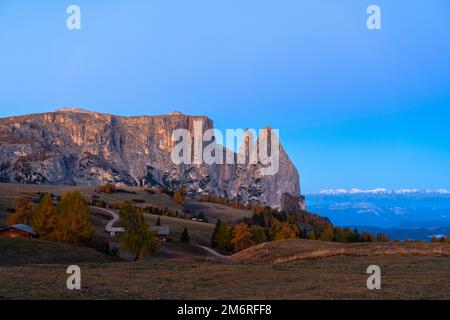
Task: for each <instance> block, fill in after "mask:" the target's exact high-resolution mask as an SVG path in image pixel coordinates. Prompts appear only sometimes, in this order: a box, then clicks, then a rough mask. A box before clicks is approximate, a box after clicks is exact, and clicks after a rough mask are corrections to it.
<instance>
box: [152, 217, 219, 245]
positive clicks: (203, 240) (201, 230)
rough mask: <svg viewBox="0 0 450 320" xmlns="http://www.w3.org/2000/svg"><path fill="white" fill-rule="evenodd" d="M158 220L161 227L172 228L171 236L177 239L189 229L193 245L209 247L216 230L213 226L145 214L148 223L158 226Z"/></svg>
mask: <svg viewBox="0 0 450 320" xmlns="http://www.w3.org/2000/svg"><path fill="white" fill-rule="evenodd" d="M158 218H160V219H161V225H164V226H169V227H170V236H171V237H173V238H175V239H180V238H181V233H182V232H183V230H184V228H185V227H187V228H188V232H189V239H190V240H191V242H192V243H195V244H200V245H206V246H209V245H210V243H211V237H212V234H213V232H214V228H215V226H214V225H213V224H210V223H202V222H196V221H191V220H185V219H180V218H172V217H164V216H156V215H152V214H145V219H146V221H147V222H148V223H149V224H151V225H156V222H157V220H158Z"/></svg>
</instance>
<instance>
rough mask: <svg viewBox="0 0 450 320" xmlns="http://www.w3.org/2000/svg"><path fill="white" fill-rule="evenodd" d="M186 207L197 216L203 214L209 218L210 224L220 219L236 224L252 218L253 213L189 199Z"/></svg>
mask: <svg viewBox="0 0 450 320" xmlns="http://www.w3.org/2000/svg"><path fill="white" fill-rule="evenodd" d="M186 207H187V208H189V209H190V210H191V211H193V212H194V213H195V214H199V213H200V212H202V213H203V214H204V215H205V217H207V218H208V221H209V223H213V224H215V223H216V222H217V220H218V219H221V220H222V221H226V222H234V221H236V220H240V219H242V218H251V217H252V216H253V212H252V211H250V210H240V209H234V208H231V207H229V206H224V205H221V204H217V203H212V202H200V201H198V200H195V199H187V200H186Z"/></svg>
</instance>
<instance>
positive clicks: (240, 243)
mask: <svg viewBox="0 0 450 320" xmlns="http://www.w3.org/2000/svg"><path fill="white" fill-rule="evenodd" d="M230 243H231V247H232V249H233V252H239V251H242V250H245V249H247V248H250V247H251V246H253V245H254V244H255V242H254V241H253V239H252V232H251V230H250V228H249V227H248V226H247V225H245V224H243V223H240V224H238V225H235V226H234V227H233V229H232V238H231V242H230Z"/></svg>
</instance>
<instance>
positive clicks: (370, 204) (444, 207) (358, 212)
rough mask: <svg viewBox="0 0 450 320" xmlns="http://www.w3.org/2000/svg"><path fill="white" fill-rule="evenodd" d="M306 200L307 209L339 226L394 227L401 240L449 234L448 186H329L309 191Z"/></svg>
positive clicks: (388, 228)
mask: <svg viewBox="0 0 450 320" xmlns="http://www.w3.org/2000/svg"><path fill="white" fill-rule="evenodd" d="M306 203H307V208H308V210H310V211H312V212H315V213H318V214H320V215H322V216H326V217H328V218H330V219H331V221H332V222H333V223H334V224H336V225H338V226H360V227H361V228H358V229H361V230H371V229H366V228H382V229H384V230H395V232H390V233H389V234H390V235H392V236H393V237H395V238H399V239H400V240H401V239H404V238H406V237H411V238H418V239H422V240H425V239H428V238H429V236H430V235H433V234H441V233H444V231H445V233H446V234H447V235H448V236H450V191H449V190H447V189H425V190H419V189H408V188H404V189H386V188H378V189H372V190H363V189H328V190H323V191H321V192H319V193H312V194H307V195H306ZM418 230H421V232H418ZM400 231H401V232H400ZM419 236H420V237H419Z"/></svg>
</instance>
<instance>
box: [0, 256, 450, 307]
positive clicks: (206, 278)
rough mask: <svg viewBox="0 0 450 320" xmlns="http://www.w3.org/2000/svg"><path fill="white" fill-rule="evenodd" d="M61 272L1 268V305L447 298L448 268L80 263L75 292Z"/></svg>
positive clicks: (411, 261)
mask: <svg viewBox="0 0 450 320" xmlns="http://www.w3.org/2000/svg"><path fill="white" fill-rule="evenodd" d="M370 264H376V265H379V266H380V267H381V270H382V290H377V291H369V290H368V289H367V287H366V280H367V277H368V275H367V274H366V269H367V267H368V266H369V265H370ZM66 267H67V266H66V265H26V266H20V267H14V268H11V267H0V279H2V285H1V286H0V299H450V282H449V281H448V279H449V277H450V263H449V260H448V259H446V258H438V257H426V256H417V257H415V256H414V257H407V256H401V257H392V256H391V257H374V258H369V259H368V258H362V257H359V258H357V257H356V258H355V257H353V258H350V257H331V258H325V259H315V260H305V261H297V262H292V263H287V264H282V265H243V264H226V263H218V262H211V261H177V260H173V261H142V262H137V263H106V264H82V265H81V271H82V285H83V289H82V290H81V291H69V290H67V289H66V288H65V283H66V279H67V275H66V273H65V268H66Z"/></svg>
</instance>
